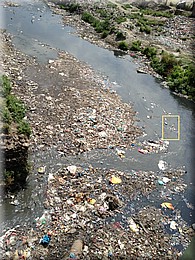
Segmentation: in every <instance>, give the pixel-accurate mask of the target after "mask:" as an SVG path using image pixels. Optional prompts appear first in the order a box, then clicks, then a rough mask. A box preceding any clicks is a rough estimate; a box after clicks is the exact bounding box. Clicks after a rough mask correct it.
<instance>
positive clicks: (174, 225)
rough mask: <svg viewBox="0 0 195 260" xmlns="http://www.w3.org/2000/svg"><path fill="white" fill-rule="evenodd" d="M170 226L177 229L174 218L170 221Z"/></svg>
mask: <svg viewBox="0 0 195 260" xmlns="http://www.w3.org/2000/svg"><path fill="white" fill-rule="evenodd" d="M170 228H171V229H174V230H175V229H177V223H176V222H175V221H174V220H172V221H171V223H170Z"/></svg>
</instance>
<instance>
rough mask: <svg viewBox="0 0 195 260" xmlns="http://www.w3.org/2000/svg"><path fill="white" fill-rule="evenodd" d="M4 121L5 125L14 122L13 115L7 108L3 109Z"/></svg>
mask: <svg viewBox="0 0 195 260" xmlns="http://www.w3.org/2000/svg"><path fill="white" fill-rule="evenodd" d="M2 114H3V115H2V121H3V123H6V124H11V122H12V116H11V113H10V111H9V109H8V108H7V107H4V108H3V113H2Z"/></svg>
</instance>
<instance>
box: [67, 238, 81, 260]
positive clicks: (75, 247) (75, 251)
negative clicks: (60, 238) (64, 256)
mask: <svg viewBox="0 0 195 260" xmlns="http://www.w3.org/2000/svg"><path fill="white" fill-rule="evenodd" d="M82 250H83V241H82V240H81V239H77V240H75V241H74V243H73V244H72V247H71V249H70V255H69V258H71V259H78V257H79V255H81V253H82Z"/></svg>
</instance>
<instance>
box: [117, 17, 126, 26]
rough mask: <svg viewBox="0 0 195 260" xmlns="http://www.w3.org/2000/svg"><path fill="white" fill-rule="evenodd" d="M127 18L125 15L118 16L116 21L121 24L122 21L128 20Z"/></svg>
mask: <svg viewBox="0 0 195 260" xmlns="http://www.w3.org/2000/svg"><path fill="white" fill-rule="evenodd" d="M126 20H127V18H126V17H124V16H118V17H117V18H116V20H115V21H116V22H117V23H118V24H120V23H123V22H126Z"/></svg>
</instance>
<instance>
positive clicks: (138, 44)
mask: <svg viewBox="0 0 195 260" xmlns="http://www.w3.org/2000/svg"><path fill="white" fill-rule="evenodd" d="M130 50H131V51H141V41H139V40H138V41H134V42H132V45H131V47H130Z"/></svg>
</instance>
